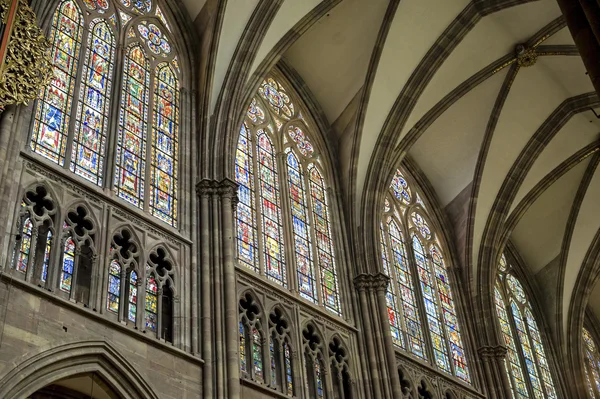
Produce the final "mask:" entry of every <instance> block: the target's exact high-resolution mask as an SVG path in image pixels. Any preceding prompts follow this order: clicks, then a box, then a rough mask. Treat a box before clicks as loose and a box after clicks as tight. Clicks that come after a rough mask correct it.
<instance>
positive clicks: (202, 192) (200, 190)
mask: <svg viewBox="0 0 600 399" xmlns="http://www.w3.org/2000/svg"><path fill="white" fill-rule="evenodd" d="M216 185H217V182H216V181H215V180H209V179H203V180H200V182H198V183H197V184H196V194H197V195H199V196H200V197H209V196H211V195H214V194H215V193H216V192H217V187H216Z"/></svg>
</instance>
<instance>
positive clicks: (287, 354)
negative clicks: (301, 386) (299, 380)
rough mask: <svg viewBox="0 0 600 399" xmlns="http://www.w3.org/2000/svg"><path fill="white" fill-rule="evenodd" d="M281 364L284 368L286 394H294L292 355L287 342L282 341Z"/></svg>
mask: <svg viewBox="0 0 600 399" xmlns="http://www.w3.org/2000/svg"><path fill="white" fill-rule="evenodd" d="M283 362H284V366H285V384H286V388H287V394H288V395H293V394H294V381H293V377H292V353H291V350H290V344H289V343H288V342H287V340H285V341H283Z"/></svg>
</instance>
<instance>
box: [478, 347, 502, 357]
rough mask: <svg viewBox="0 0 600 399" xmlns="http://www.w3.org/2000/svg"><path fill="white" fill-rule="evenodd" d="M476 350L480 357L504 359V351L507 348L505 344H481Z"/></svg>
mask: <svg viewBox="0 0 600 399" xmlns="http://www.w3.org/2000/svg"><path fill="white" fill-rule="evenodd" d="M477 352H478V353H479V355H480V356H481V357H482V358H488V359H504V357H505V356H506V353H507V352H508V349H506V347H505V346H502V345H495V346H492V345H486V346H482V347H480V348H479V349H478V350H477Z"/></svg>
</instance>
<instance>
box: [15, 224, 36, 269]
mask: <svg viewBox="0 0 600 399" xmlns="http://www.w3.org/2000/svg"><path fill="white" fill-rule="evenodd" d="M32 234H33V223H32V222H31V219H30V218H29V217H28V218H26V219H25V220H24V221H23V228H22V229H21V245H20V247H19V255H18V257H19V258H18V259H17V264H16V269H17V270H18V271H20V272H21V273H27V267H28V266H29V255H30V253H31V236H32Z"/></svg>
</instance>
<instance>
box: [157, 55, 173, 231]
mask: <svg viewBox="0 0 600 399" xmlns="http://www.w3.org/2000/svg"><path fill="white" fill-rule="evenodd" d="M154 83H155V86H156V88H155V92H154V124H153V126H152V127H153V135H152V137H153V142H152V174H151V182H152V183H151V189H152V196H151V197H150V209H151V212H152V214H153V215H154V216H156V217H158V218H159V219H161V220H163V221H165V222H166V223H168V224H170V225H172V226H176V224H177V169H178V168H177V159H178V154H177V152H178V145H179V144H178V141H177V140H178V129H179V122H178V120H179V105H178V104H179V100H178V98H179V83H178V81H177V78H176V77H175V73H174V72H173V70H172V69H171V66H170V65H169V64H166V63H163V64H161V65H159V66H158V68H157V72H156V76H155V81H154Z"/></svg>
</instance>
